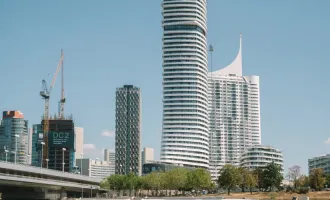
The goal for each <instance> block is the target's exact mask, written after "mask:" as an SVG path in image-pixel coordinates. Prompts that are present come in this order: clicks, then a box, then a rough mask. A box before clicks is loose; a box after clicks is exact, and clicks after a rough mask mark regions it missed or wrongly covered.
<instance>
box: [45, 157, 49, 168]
mask: <svg viewBox="0 0 330 200" xmlns="http://www.w3.org/2000/svg"><path fill="white" fill-rule="evenodd" d="M46 162H47V169H48V162H49V159H48V158H47V159H46Z"/></svg>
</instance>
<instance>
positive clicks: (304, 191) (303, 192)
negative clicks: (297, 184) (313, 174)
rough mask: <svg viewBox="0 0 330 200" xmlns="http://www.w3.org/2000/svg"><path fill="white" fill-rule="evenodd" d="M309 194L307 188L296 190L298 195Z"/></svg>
mask: <svg viewBox="0 0 330 200" xmlns="http://www.w3.org/2000/svg"><path fill="white" fill-rule="evenodd" d="M308 192H309V188H307V187H302V188H299V190H298V194H307V193H308Z"/></svg>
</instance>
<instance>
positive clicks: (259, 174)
mask: <svg viewBox="0 0 330 200" xmlns="http://www.w3.org/2000/svg"><path fill="white" fill-rule="evenodd" d="M253 174H254V176H255V178H256V181H257V188H258V189H259V191H261V189H263V188H264V170H263V169H262V168H256V169H255V170H253Z"/></svg>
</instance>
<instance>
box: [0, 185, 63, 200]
mask: <svg viewBox="0 0 330 200" xmlns="http://www.w3.org/2000/svg"><path fill="white" fill-rule="evenodd" d="M0 192H1V193H2V196H1V197H2V200H63V199H65V198H66V191H65V190H64V188H61V189H60V190H50V189H45V188H32V187H30V188H28V187H10V186H4V187H1V188H0Z"/></svg>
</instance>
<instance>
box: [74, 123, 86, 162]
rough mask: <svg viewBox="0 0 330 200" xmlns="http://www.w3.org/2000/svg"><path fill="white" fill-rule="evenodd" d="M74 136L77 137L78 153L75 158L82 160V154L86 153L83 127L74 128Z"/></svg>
mask: <svg viewBox="0 0 330 200" xmlns="http://www.w3.org/2000/svg"><path fill="white" fill-rule="evenodd" d="M74 134H75V136H76V142H75V145H76V152H75V158H76V159H78V158H82V156H83V155H82V154H83V153H84V150H83V148H84V129H83V128H81V127H74Z"/></svg>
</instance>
